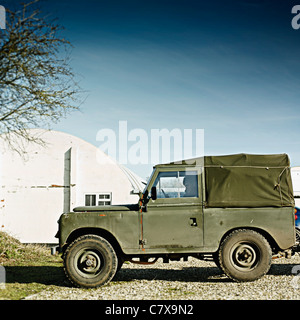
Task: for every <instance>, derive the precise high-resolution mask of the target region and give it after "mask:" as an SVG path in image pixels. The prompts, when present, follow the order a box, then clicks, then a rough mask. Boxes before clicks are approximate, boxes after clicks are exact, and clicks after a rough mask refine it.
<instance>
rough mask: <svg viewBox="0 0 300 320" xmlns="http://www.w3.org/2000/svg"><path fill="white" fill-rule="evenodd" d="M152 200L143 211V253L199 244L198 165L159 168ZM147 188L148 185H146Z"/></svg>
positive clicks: (199, 174) (200, 217)
mask: <svg viewBox="0 0 300 320" xmlns="http://www.w3.org/2000/svg"><path fill="white" fill-rule="evenodd" d="M153 181H154V182H153V184H152V186H153V187H156V192H157V198H156V200H152V199H150V200H149V202H148V205H147V211H146V212H144V214H143V219H142V228H143V239H142V240H143V244H144V246H145V248H146V249H147V252H149V250H150V252H155V251H159V252H162V251H165V252H170V251H172V252H180V251H186V250H187V249H188V248H189V249H190V250H191V251H194V250H195V248H199V247H201V246H202V245H203V210H202V186H201V181H202V168H197V169H196V170H195V169H193V170H187V169H185V170H170V169H169V170H167V169H165V170H163V171H159V172H158V173H157V175H156V177H154V180H153ZM149 187H150V188H151V186H149Z"/></svg>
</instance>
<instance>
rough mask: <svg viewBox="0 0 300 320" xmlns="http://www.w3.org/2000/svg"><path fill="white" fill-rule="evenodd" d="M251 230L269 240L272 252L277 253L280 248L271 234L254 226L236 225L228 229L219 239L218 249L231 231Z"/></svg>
mask: <svg viewBox="0 0 300 320" xmlns="http://www.w3.org/2000/svg"><path fill="white" fill-rule="evenodd" d="M242 229H243V230H253V231H256V232H257V233H259V234H261V235H262V236H263V237H265V238H266V240H267V241H268V242H269V244H270V247H271V249H272V252H274V253H277V252H278V251H280V248H279V246H278V244H277V242H276V241H275V239H274V238H273V237H272V236H271V234H270V233H269V232H267V231H266V230H264V229H260V228H255V227H251V228H249V227H236V228H232V229H230V230H228V231H227V232H226V233H225V234H224V235H223V236H222V238H221V240H220V243H219V248H218V250H219V249H220V246H221V244H222V242H223V241H224V239H226V237H227V236H228V235H229V234H230V233H232V232H233V231H235V230H242Z"/></svg>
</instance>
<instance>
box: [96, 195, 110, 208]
mask: <svg viewBox="0 0 300 320" xmlns="http://www.w3.org/2000/svg"><path fill="white" fill-rule="evenodd" d="M98 199H99V200H98V206H109V205H110V204H111V193H100V194H99V198H98Z"/></svg>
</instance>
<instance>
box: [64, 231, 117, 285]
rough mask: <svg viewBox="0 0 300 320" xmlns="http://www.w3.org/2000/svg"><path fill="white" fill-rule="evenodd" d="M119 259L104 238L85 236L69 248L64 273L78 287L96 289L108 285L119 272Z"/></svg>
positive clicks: (65, 257) (66, 253) (65, 256)
mask: <svg viewBox="0 0 300 320" xmlns="http://www.w3.org/2000/svg"><path fill="white" fill-rule="evenodd" d="M117 266H118V258H117V256H116V253H115V251H114V249H113V247H112V246H111V245H110V243H109V242H108V241H107V240H105V239H104V238H102V237H100V236H96V235H84V236H81V237H79V238H78V239H76V240H75V241H74V242H73V243H71V244H70V246H69V247H68V248H67V250H66V252H65V255H64V271H65V273H66V275H67V277H68V279H69V280H70V281H71V282H72V283H73V284H74V285H76V286H79V287H84V288H95V287H99V286H101V285H104V284H106V283H108V282H109V281H110V280H111V279H112V278H113V276H114V275H115V273H116V271H117Z"/></svg>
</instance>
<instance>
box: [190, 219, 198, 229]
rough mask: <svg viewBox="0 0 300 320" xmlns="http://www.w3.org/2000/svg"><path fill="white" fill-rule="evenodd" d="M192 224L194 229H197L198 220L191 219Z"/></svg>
mask: <svg viewBox="0 0 300 320" xmlns="http://www.w3.org/2000/svg"><path fill="white" fill-rule="evenodd" d="M190 224H191V226H192V227H197V219H196V218H190Z"/></svg>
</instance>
